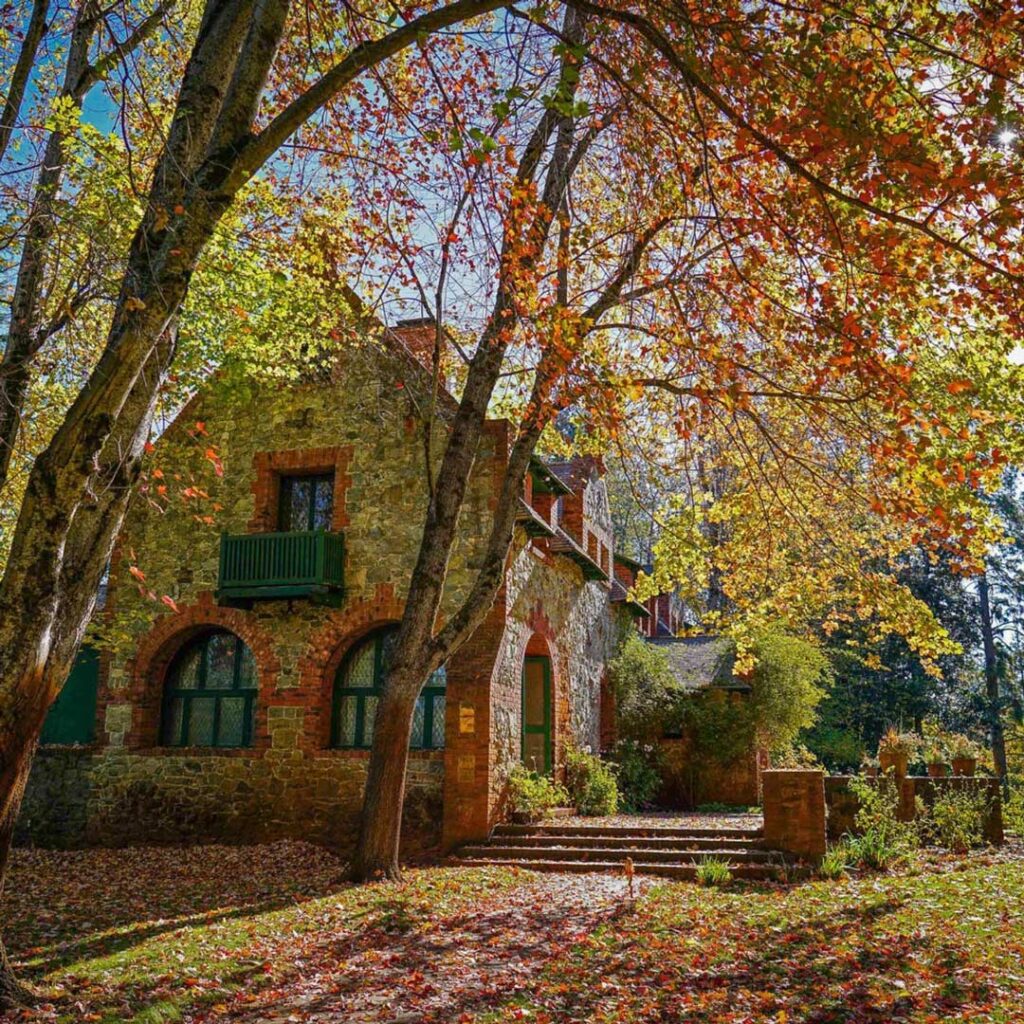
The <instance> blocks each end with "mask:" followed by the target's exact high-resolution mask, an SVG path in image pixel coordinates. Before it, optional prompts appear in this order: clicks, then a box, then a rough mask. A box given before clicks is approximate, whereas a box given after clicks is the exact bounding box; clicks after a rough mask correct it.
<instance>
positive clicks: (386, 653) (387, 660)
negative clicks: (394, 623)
mask: <svg viewBox="0 0 1024 1024" xmlns="http://www.w3.org/2000/svg"><path fill="white" fill-rule="evenodd" d="M397 642H398V630H397V629H389V630H388V631H387V632H386V633H384V634H383V635H382V636H381V638H380V644H381V652H380V670H381V678H380V679H378V680H377V685H378V686H380V685H381V684H382V683H383V682H384V676H385V675H387V671H388V665H390V664H391V656H392V654H393V653H394V650H395V644H396V643H397Z"/></svg>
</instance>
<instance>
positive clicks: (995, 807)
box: [825, 775, 1004, 846]
mask: <svg viewBox="0 0 1024 1024" xmlns="http://www.w3.org/2000/svg"><path fill="white" fill-rule="evenodd" d="M850 779H851V776H849V775H831V776H828V777H827V778H826V779H825V799H826V803H827V805H828V836H829V839H832V840H837V839H841V838H842V837H843V836H844V835H847V834H853V833H854V832H855V831H856V829H855V825H854V822H855V820H856V816H857V810H858V809H859V806H860V805H859V802H858V800H857V797H856V796H855V795H854V794H853V792H852V790H851V789H850ZM876 784H877V782H876ZM943 789H974V790H978V789H980V790H982V791H984V792H985V793H986V794H987V797H988V808H989V811H988V814H987V815H986V818H985V826H984V828H985V840H986V842H989V843H992V844H993V845H995V846H999V845H1001V844H1002V842H1003V839H1004V836H1003V812H1002V793H1001V791H1000V788H999V781H998V780H997V779H993V778H990V777H980V776H979V777H966V778H965V777H958V776H951V777H948V778H945V779H932V778H929V777H927V776H924V775H908V776H907V777H906V778H904V779H902V780H900V791H899V797H898V801H899V816H900V818H901V819H902V820H903V821H912V820H913V819H914V816H915V808H916V806H917V801H918V800H920V801H921V802H922V803H923V804H924V805H925V807H927V808H930V807H931V806H932V805H933V803H934V802H935V796H936V794H937V793H939V792H941V791H942V790H943Z"/></svg>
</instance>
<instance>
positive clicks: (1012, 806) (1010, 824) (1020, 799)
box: [1003, 778, 1024, 836]
mask: <svg viewBox="0 0 1024 1024" xmlns="http://www.w3.org/2000/svg"><path fill="white" fill-rule="evenodd" d="M1003 824H1004V825H1005V826H1006V829H1007V831H1009V832H1013V833H1014V834H1015V835H1018V836H1024V779H1021V778H1018V779H1015V780H1013V789H1011V790H1010V799H1009V800H1007V801H1006V803H1005V804H1003Z"/></svg>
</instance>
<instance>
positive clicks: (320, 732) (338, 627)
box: [275, 583, 444, 759]
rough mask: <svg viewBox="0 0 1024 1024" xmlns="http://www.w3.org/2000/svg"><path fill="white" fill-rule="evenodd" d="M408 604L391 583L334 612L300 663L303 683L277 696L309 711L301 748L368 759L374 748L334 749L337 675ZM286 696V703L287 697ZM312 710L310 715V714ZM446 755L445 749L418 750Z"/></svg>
mask: <svg viewBox="0 0 1024 1024" xmlns="http://www.w3.org/2000/svg"><path fill="white" fill-rule="evenodd" d="M404 613H405V601H404V600H401V599H399V598H398V597H396V596H395V588H394V587H393V586H392V585H391V584H389V583H381V584H378V586H377V587H376V589H375V590H374V593H373V596H372V597H369V598H366V599H364V600H361V601H352V602H350V603H348V604H347V605H346V606H345V607H344V608H342V609H339V610H338V611H336V612H333V613H332V614H331V616H330V618H329V619H328V620H327V622H326V623H324V625H323V626H322V627H321V628H320V629H319V631H318V632H317V633H316V634H315V635H314V636H313V638H312V639H311V640H310V642H309V646H308V647H307V648H306V653H305V654H304V655H303V656H302V657H301V658H300V659H299V661H298V664H297V666H296V668H297V670H298V678H299V685H298V686H297V687H295V689H293V690H287V691H283V692H282V693H280V694H278V696H277V699H276V700H275V703H276V704H281V703H292V702H293V703H295V704H297V705H300V706H302V707H304V708H306V709H307V714H306V716H305V726H304V731H303V739H302V746H303V747H304V748H305V749H306V750H308V751H311V752H317V753H321V754H324V755H325V756H327V755H329V756H332V757H349V758H355V759H360V758H364V759H365V758H368V757H369V756H370V752H369V750H358V749H353V750H347V749H333V748H331V745H330V743H331V711H332V706H333V700H334V677H335V676H336V675H337V672H338V668H339V666H340V665H341V662H342V660H343V659H344V657H345V655H346V654H347V653H348V651H349V649H350V648H351V647H352V645H353V644H355V643H358V642H359V641H360V640H361V639H362V638H363V637H364V636H366V635H367V634H368V633H371V632H373V631H374V630H376V629H380V628H381V627H382V626H391V625H394V624H395V623H397V622H399V621H401V618H402V615H403V614H404ZM286 695H287V700H284V701H283V700H282V699H281V698H282V697H285V696H286ZM310 712H311V713H310ZM413 753H414V754H421V753H430V754H432V755H434V756H443V754H444V751H443V750H438V751H414V752H413Z"/></svg>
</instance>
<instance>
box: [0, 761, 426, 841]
mask: <svg viewBox="0 0 1024 1024" xmlns="http://www.w3.org/2000/svg"><path fill="white" fill-rule="evenodd" d="M239 754H241V755H242V756H238V755H239ZM442 755H443V752H441V751H438V752H417V753H413V754H412V755H411V757H410V763H409V781H408V785H407V789H406V800H405V812H404V821H403V832H402V840H403V853H404V854H405V855H407V856H408V855H410V854H416V853H422V852H424V851H428V850H432V849H435V848H437V847H438V846H439V845H440V839H441V835H440V824H441V801H442V789H443V782H444V761H443V756H442ZM366 764H367V758H366V757H365V756H364V755H363V754H362V752H359V753H357V754H356V755H355V756H351V753H350V752H348V751H337V752H335V751H329V752H328V751H325V752H324V753H323V754H322V755H321V756H315V757H304V756H303V755H302V754H301V752H298V751H289V752H287V753H283V754H280V755H278V754H275V753H274V752H273V751H268V752H267V753H266V754H265V755H264V756H252V755H251V754H250V753H249V752H241V751H240V752H234V751H232V752H223V753H217V754H206V753H204V754H201V755H196V754H192V753H189V752H188V751H181V752H179V751H165V750H161V751H159V752H154V753H151V754H144V753H134V752H128V751H124V750H116V749H107V750H103V751H98V750H95V749H92V748H47V747H44V748H41V749H40V751H39V753H38V754H37V755H36V761H35V765H34V767H33V770H32V775H31V777H30V779H29V785H28V788H27V791H26V794H25V799H24V802H23V804H22V813H21V818H20V820H19V825H18V831H17V835H16V840H17V841H18V842H20V843H23V844H24V843H31V844H33V845H39V846H58V847H65V848H66V847H81V846H90V845H102V846H126V845H130V844H135V843H140V842H142V843H187V842H203V841H206V842H210V841H219V842H225V841H226V842H263V841H269V840H274V839H282V838H291V839H305V840H308V841H310V842H317V843H323V844H325V845H329V846H331V847H333V848H335V849H337V850H339V851H340V852H342V853H344V852H346V851H347V850H349V849H351V848H352V847H353V845H354V843H355V839H356V834H357V830H358V824H359V814H360V810H361V805H362V795H363V784H364V781H365V778H366Z"/></svg>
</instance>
